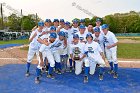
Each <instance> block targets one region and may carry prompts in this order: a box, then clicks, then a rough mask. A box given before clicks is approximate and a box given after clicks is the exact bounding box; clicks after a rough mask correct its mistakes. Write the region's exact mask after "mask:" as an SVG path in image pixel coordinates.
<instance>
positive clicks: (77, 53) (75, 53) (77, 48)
mask: <svg viewBox="0 0 140 93" xmlns="http://www.w3.org/2000/svg"><path fill="white" fill-rule="evenodd" d="M73 53H74V60H80V56H79V54H80V53H81V52H80V49H79V47H75V49H74V51H73Z"/></svg>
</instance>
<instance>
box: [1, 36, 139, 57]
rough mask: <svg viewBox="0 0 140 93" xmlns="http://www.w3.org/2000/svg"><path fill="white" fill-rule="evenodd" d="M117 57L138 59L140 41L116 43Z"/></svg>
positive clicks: (14, 42) (3, 42) (18, 41)
mask: <svg viewBox="0 0 140 93" xmlns="http://www.w3.org/2000/svg"><path fill="white" fill-rule="evenodd" d="M117 38H118V39H131V40H136V41H140V37H117ZM28 43H29V42H28V39H26V40H11V41H0V45H3V44H28ZM21 49H22V50H26V51H27V50H28V47H24V48H21ZM118 58H128V59H140V43H133V44H131V43H127V42H126V43H119V44H118Z"/></svg>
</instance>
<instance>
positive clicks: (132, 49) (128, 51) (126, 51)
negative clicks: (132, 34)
mask: <svg viewBox="0 0 140 93" xmlns="http://www.w3.org/2000/svg"><path fill="white" fill-rule="evenodd" d="M118 58H128V59H140V44H139V43H135V44H128V43H119V44H118Z"/></svg>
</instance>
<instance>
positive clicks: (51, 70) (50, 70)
mask: <svg viewBox="0 0 140 93" xmlns="http://www.w3.org/2000/svg"><path fill="white" fill-rule="evenodd" d="M52 73H53V67H49V72H48V74H49V75H50V74H52Z"/></svg>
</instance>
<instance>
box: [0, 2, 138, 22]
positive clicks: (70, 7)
mask: <svg viewBox="0 0 140 93" xmlns="http://www.w3.org/2000/svg"><path fill="white" fill-rule="evenodd" d="M0 3H4V5H3V8H4V15H9V14H11V13H12V12H13V9H14V10H16V11H19V12H18V14H19V15H20V10H21V9H22V10H23V14H24V15H27V14H35V13H37V14H38V15H39V17H41V19H44V20H45V19H46V18H49V19H51V20H53V19H54V18H58V19H61V18H63V19H65V20H66V21H71V20H72V19H73V18H79V19H82V18H92V16H94V15H95V16H99V17H104V16H106V15H109V14H114V13H126V12H129V11H132V10H134V11H136V12H140V0H0ZM9 8H10V9H11V10H10V9H9Z"/></svg>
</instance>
